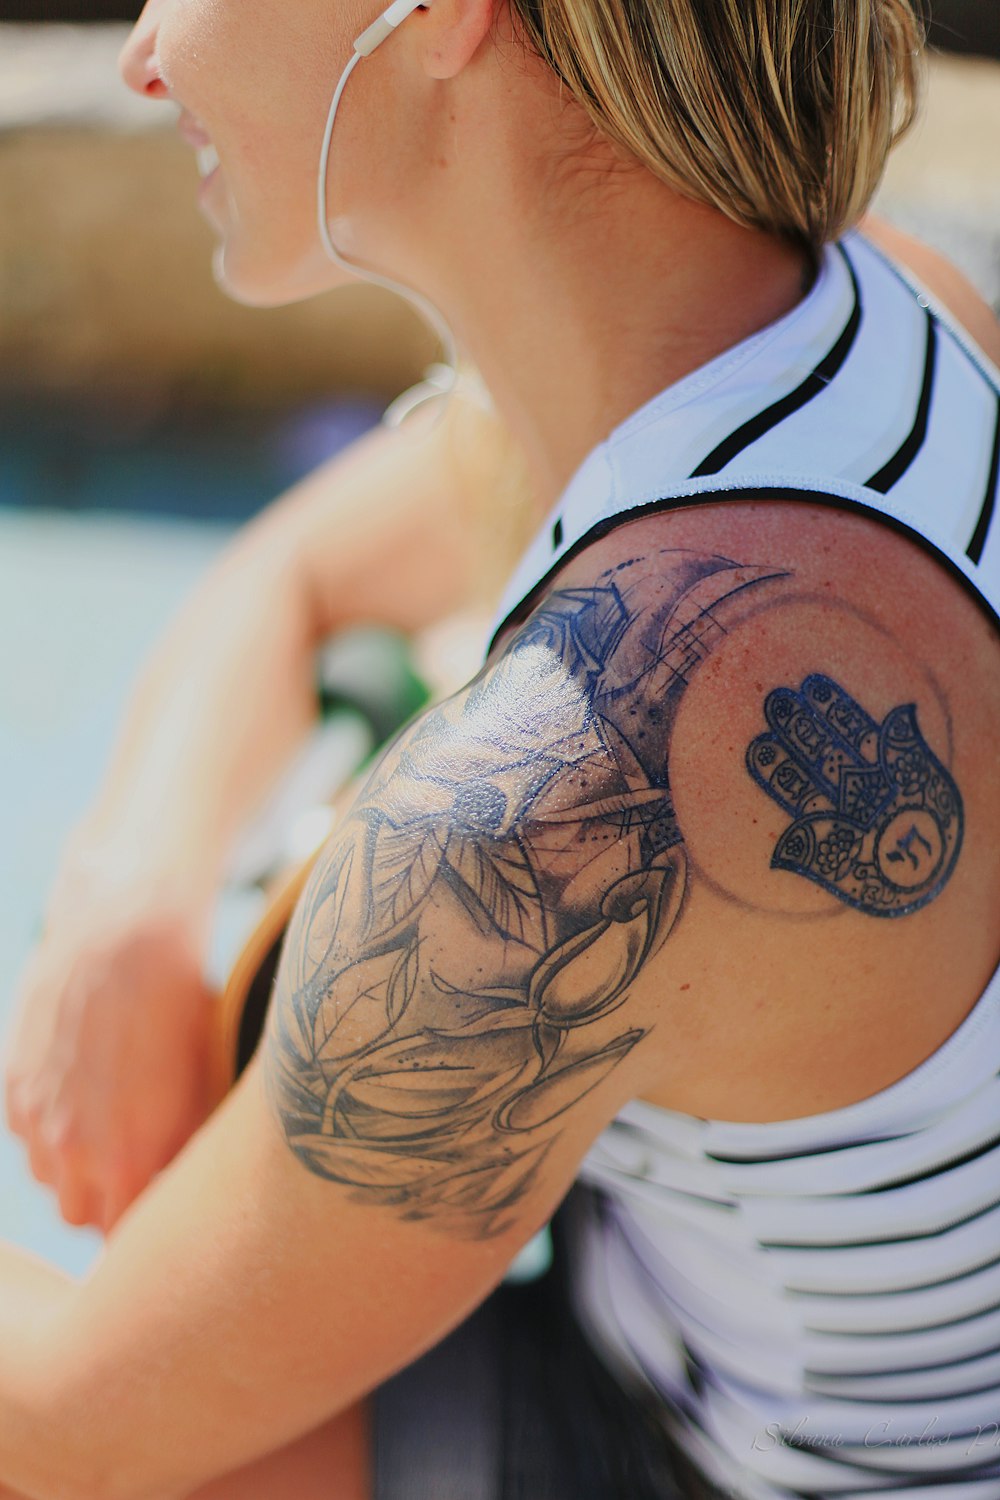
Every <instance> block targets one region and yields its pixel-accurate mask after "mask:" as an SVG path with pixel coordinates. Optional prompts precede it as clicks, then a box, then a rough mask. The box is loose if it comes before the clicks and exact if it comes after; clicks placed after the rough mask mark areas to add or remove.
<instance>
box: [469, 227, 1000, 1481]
mask: <svg viewBox="0 0 1000 1500" xmlns="http://www.w3.org/2000/svg"><path fill="white" fill-rule="evenodd" d="M998 480H1000V374H998V372H997V370H996V369H995V368H994V367H993V366H992V365H990V363H989V362H988V361H987V360H986V358H985V356H984V355H983V354H982V353H981V352H980V351H978V350H977V349H976V348H975V346H974V345H973V344H972V343H971V342H970V341H969V340H968V338H967V337H966V336H965V335H964V334H962V333H961V332H959V331H958V330H957V329H956V328H955V326H954V325H953V324H952V323H951V322H950V320H949V319H948V318H947V316H945V315H944V314H943V313H942V312H941V311H940V310H939V309H938V308H937V307H936V306H935V305H934V302H933V299H932V298H930V297H929V296H927V295H926V294H925V293H924V292H923V291H922V290H921V289H920V288H919V287H918V286H916V285H915V284H913V283H911V282H910V281H909V280H908V278H906V277H905V276H904V275H903V274H902V273H901V272H900V271H899V270H898V269H897V268H896V267H894V266H893V265H892V264H891V263H890V262H889V261H887V260H886V259H885V258H884V257H883V256H882V255H881V254H880V253H879V252H878V251H876V250H875V249H874V247H872V246H871V245H870V244H869V243H868V242H867V241H865V240H864V239H863V238H862V237H861V236H859V235H852V236H849V237H847V238H846V239H845V240H844V241H843V242H841V243H840V244H839V245H836V246H833V247H831V248H829V249H828V250H827V251H826V253H825V257H824V259H823V262H822V266H821V270H820V274H819V276H818V279H817V281H816V283H815V284H814V286H813V289H812V291H811V292H810V294H809V295H808V297H807V298H806V299H805V301H804V302H803V303H802V304H800V306H799V307H797V308H796V309H795V310H794V311H793V312H792V313H790V314H789V315H788V316H787V317H785V318H783V319H781V320H780V321H779V322H778V323H776V324H774V325H773V326H772V327H770V328H767V329H765V330H764V331H763V332H761V333H760V334H758V335H756V336H755V337H753V338H751V339H749V340H748V341H746V342H745V343H743V344H740V345H739V346H737V347H736V348H735V349H733V350H731V351H729V352H728V353H726V354H725V355H723V356H722V357H721V358H719V359H717V360H714V361H712V362H711V363H710V364H709V365H707V366H706V367H704V368H703V369H701V370H698V371H696V372H694V373H693V374H692V375H690V376H688V377H687V378H686V379H685V380H682V381H681V382H679V383H678V384H676V385H674V386H671V387H670V388H669V389H667V390H666V391H664V392H662V393H661V394H660V395H659V396H657V397H655V398H654V399H653V400H652V401H650V402H648V403H647V404H646V405H645V406H643V407H642V408H641V409H640V410H639V411H637V412H635V413H634V414H633V415H632V416H631V417H629V418H628V419H627V420H626V421H625V422H624V423H622V424H621V425H620V426H619V427H618V428H617V429H616V430H615V431H614V432H613V433H612V434H611V435H610V437H609V438H608V439H607V440H606V441H605V442H603V443H602V444H601V445H600V446H599V447H598V448H597V449H595V450H594V451H593V452H592V453H591V454H590V455H589V457H588V458H587V459H586V460H585V462H584V463H583V464H582V465H581V467H580V469H579V470H578V471H577V473H576V475H575V476H574V478H573V479H572V480H571V482H570V484H569V486H568V487H567V489H566V491H565V492H564V494H563V495H562V497H561V498H560V501H559V503H558V505H557V506H556V508H555V509H554V511H553V512H552V514H551V516H550V517H549V519H548V521H547V523H546V525H545V526H544V527H543V529H542V531H541V532H540V533H539V535H538V536H537V537H536V539H535V541H534V543H533V544H532V546H531V547H530V548H529V550H528V552H527V554H526V556H525V557H524V559H523V560H522V562H521V564H520V566H519V567H518V569H517V570H516V572H515V574H514V576H513V578H512V580H511V583H510V585H509V587H508V589H507V592H506V595H505V598H504V601H503V604H502V607H501V610H500V614H499V623H498V626H497V634H499V633H500V631H501V630H502V629H503V628H504V627H505V625H506V624H507V623H509V622H510V620H512V619H516V618H517V617H518V616H519V615H520V614H521V613H522V612H523V611H524V610H525V609H526V608H527V607H528V605H529V604H530V601H531V599H532V598H533V597H536V596H537V593H538V590H539V588H540V587H542V586H543V585H544V583H545V581H546V580H547V579H548V578H549V577H550V576H551V575H552V573H553V572H554V571H555V570H556V569H557V568H558V567H559V566H560V565H561V564H562V563H563V562H564V561H565V560H566V558H567V557H568V556H570V555H571V554H572V553H574V552H575V551H578V550H579V549H580V548H582V547H585V546H586V545H587V544H588V543H589V542H590V541H592V540H593V539H595V538H596V537H597V536H599V535H601V534H602V533H603V532H605V531H606V530H608V529H610V528H611V527H612V526H615V525H617V524H620V523H621V522H622V521H623V520H626V519H630V518H632V517H633V516H635V515H638V514H642V513H643V512H645V511H654V510H659V509H665V508H669V507H671V506H677V505H685V506H687V505H691V504H695V503H698V502H700V501H705V502H707V503H713V504H718V503H719V502H722V501H725V500H727V499H734V498H735V499H738V498H742V497H744V496H754V497H760V496H762V495H763V496H773V497H774V498H783V499H787V500H789V501H794V500H796V499H803V500H808V501H809V502H811V503H816V502H821V503H829V504H831V505H834V506H840V507H845V508H848V509H857V510H861V511H866V512H870V513H873V514H874V515H876V516H878V517H881V518H882V519H883V520H884V521H885V523H886V524H887V525H890V526H893V527H897V528H899V529H901V530H902V531H904V532H905V533H906V534H907V535H909V536H911V537H913V538H915V539H917V540H918V541H920V542H921V544H922V545H924V546H925V547H927V548H929V549H930V550H931V551H932V552H933V554H934V555H935V556H936V557H937V558H938V560H939V561H940V563H941V565H942V566H944V567H946V568H948V569H949V570H950V571H951V572H952V573H953V574H954V575H955V576H956V577H958V578H960V579H961V580H963V581H964V583H965V584H966V585H967V586H968V587H969V588H970V589H971V590H972V591H973V593H974V594H975V596H976V597H977V598H978V600H979V602H980V603H981V604H982V606H983V608H984V609H985V610H986V611H987V612H988V613H989V614H990V615H991V616H992V618H993V620H994V623H997V624H998V626H1000V618H998V612H1000V516H998V515H997V514H996V509H997V488H998ZM581 1177H582V1179H583V1180H584V1181H585V1182H587V1183H589V1184H591V1185H592V1186H593V1187H594V1188H596V1189H598V1190H599V1191H598V1192H597V1193H596V1194H595V1195H594V1197H593V1200H592V1207H591V1211H590V1214H589V1216H588V1218H587V1221H586V1225H585V1227H584V1229H583V1230H582V1231H581V1232H580V1234H579V1237H578V1247H577V1253H578V1264H577V1270H576V1284H577V1299H578V1306H579V1311H580V1315H581V1317H582V1318H583V1320H584V1322H585V1324H586V1325H587V1327H588V1328H589V1330H590V1332H591V1334H592V1337H593V1338H594V1340H595V1341H596V1342H597V1344H598V1346H599V1347H600V1348H601V1350H602V1351H603V1353H604V1355H605V1357H606V1358H607V1360H608V1361H609V1362H610V1363H611V1364H612V1366H613V1367H614V1368H615V1369H616V1371H617V1372H618V1374H619V1376H620V1378H621V1379H622V1380H623V1381H625V1382H628V1381H633V1382H635V1383H636V1385H637V1387H638V1388H641V1389H643V1390H644V1391H649V1390H650V1389H652V1390H653V1391H655V1392H657V1393H658V1394H659V1397H660V1398H661V1401H662V1409H663V1412H664V1414H665V1417H664V1419H665V1421H666V1423H667V1425H668V1427H669V1429H670V1432H671V1434H672V1436H673V1438H674V1439H675V1440H676V1441H677V1442H678V1443H679V1444H680V1445H681V1447H682V1448H683V1449H684V1451H685V1453H686V1454H687V1455H688V1456H689V1457H690V1458H691V1459H692V1460H693V1461H694V1463H695V1464H696V1465H697V1467H698V1468H699V1469H700V1470H701V1471H702V1472H703V1473H704V1474H706V1475H707V1476H708V1478H709V1479H710V1480H711V1481H712V1482H713V1483H714V1484H715V1485H717V1486H718V1487H720V1488H721V1489H722V1490H724V1491H727V1492H729V1493H732V1494H734V1495H738V1496H748V1497H752V1500H777V1497H787V1496H824V1497H825V1496H830V1497H843V1500H847V1497H852V1496H859V1497H860V1496H869V1495H872V1494H876V1493H883V1492H886V1493H891V1494H892V1495H893V1496H895V1497H897V1500H918V1497H919V1500H931V1497H933V1500H1000V1425H998V1424H1000V971H998V974H997V976H996V977H995V978H994V979H993V981H992V982H991V984H990V985H989V987H988V988H987V990H986V992H985V993H984V994H983V996H982V997H981V998H980V1000H979V1001H978V1003H977V1004H976V1006H975V1007H974V1009H973V1010H972V1011H971V1013H970V1014H969V1015H968V1016H967V1017H966V1019H965V1021H964V1022H963V1023H962V1025H961V1026H960V1027H959V1028H958V1030H957V1031H956V1032H954V1033H953V1035H952V1036H951V1037H950V1038H949V1039H948V1041H947V1042H946V1043H945V1044H944V1046H942V1047H941V1048H940V1049H939V1050H938V1051H937V1052H936V1053H935V1054H934V1055H933V1056H932V1057H930V1058H929V1059H927V1060H926V1061H925V1062H924V1063H923V1064H922V1065H921V1066H920V1067H918V1068H917V1069H916V1070H915V1071H914V1072H912V1073H910V1074H908V1075H907V1076H906V1077H905V1078H903V1079H901V1080H900V1081H899V1082H898V1083H896V1084H894V1085H893V1086H892V1087H890V1088H888V1089H885V1090H883V1091H882V1092H881V1093H879V1094H877V1095H875V1096H873V1097H871V1098H869V1099H865V1100H863V1101H861V1102H860V1103H858V1104H855V1105H852V1106H850V1107H848V1108H845V1109H840V1110H835V1111H832V1112H828V1113H825V1114H821V1115H815V1116H810V1117H807V1118H803V1119H797V1120H789V1121H782V1122H777V1123H773V1124H759V1125H758V1124H755V1125H745V1124H730V1123H723V1122H719V1121H706V1120H699V1119H695V1118H693V1117H691V1116H688V1115H683V1114H678V1113H674V1112H671V1111H666V1110H662V1109H658V1108H656V1107H654V1106H652V1105H649V1104H645V1103H642V1102H641V1101H636V1102H634V1103H632V1104H630V1105H629V1106H628V1107H627V1108H626V1109H625V1110H624V1111H623V1112H622V1113H621V1115H620V1116H619V1117H618V1119H617V1120H616V1121H615V1122H614V1123H613V1124H612V1125H611V1126H610V1127H609V1129H608V1130H606V1131H605V1132H604V1133H603V1135H602V1136H601V1137H600V1139H599V1140H598V1141H597V1143H596V1144H595V1146H594V1148H593V1149H592V1151H591V1153H590V1154H589V1156H588V1158H587V1160H586V1161H585V1163H584V1166H583V1169H582V1171H581Z"/></svg>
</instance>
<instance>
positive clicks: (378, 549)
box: [244, 394, 514, 638]
mask: <svg viewBox="0 0 1000 1500" xmlns="http://www.w3.org/2000/svg"><path fill="white" fill-rule="evenodd" d="M513 459H514V451H513V449H512V448H511V445H510V442H509V440H508V439H507V438H506V435H505V433H504V431H503V428H502V426H501V424H500V422H499V419H498V418H497V417H496V416H494V415H492V414H489V413H487V412H485V411H484V410H482V409H481V408H480V407H479V406H478V405H477V404H476V403H475V402H474V401H473V400H472V399H471V397H468V396H465V395H462V394H455V395H453V396H451V397H450V398H449V401H448V406H447V408H446V410H445V411H444V413H443V414H442V413H440V410H439V408H438V407H437V405H436V404H434V405H432V406H431V407H430V408H429V409H428V410H427V411H424V410H421V411H418V412H414V413H413V415H412V416H411V417H408V418H407V419H406V421H405V422H404V424H403V425H402V426H400V427H398V428H390V427H387V426H381V425H380V426H378V427H376V428H373V429H372V431H370V432H368V433H365V434H364V436H362V437H361V438H359V439H358V440H357V441H356V442H354V443H352V444H351V445H350V446H349V447H348V448H347V449H346V450H344V451H343V452H342V453H340V454H338V455H337V456H336V457H334V458H332V459H330V460H329V461H328V462H327V463H325V464H322V465H321V466H320V467H319V468H318V469H316V470H315V471H314V472H313V473H311V474H309V475H307V476H306V478H304V479H303V480H301V481H300V482H299V483H298V484H297V485H295V486H294V487H293V488H292V489H291V490H289V491H288V492H287V493H286V494H285V495H283V496H281V497H280V498H279V499H278V500H277V501H275V502H274V504H273V505H271V506H269V507H268V509H267V510H265V511H264V512H262V513H261V515H260V516H259V517H257V518H256V519H255V520H254V521H253V522H251V523H250V526H249V527H248V528H247V530H246V532H245V533H244V543H245V545H247V546H248V547H262V548H264V549H265V550H266V551H267V552H268V553H270V554H273V551H274V549H275V547H276V546H277V547H280V548H282V549H284V548H288V549H289V550H290V552H291V555H292V556H293V557H294V560H295V564H296V566H297V567H298V568H299V569H300V572H301V576H302V579H303V582H304V584H305V587H306V589H307V590H308V594H309V598H310V600H311V605H312V612H313V618H314V621H315V631H316V635H317V638H321V637H323V636H325V635H329V634H330V633H331V632H333V631H334V630H336V629H339V628H342V627H343V626H344V625H346V624H350V623H352V622H354V621H358V620H362V621H366V620H372V621H376V620H377V621H378V622H379V623H382V624H386V625H390V626H395V627H396V628H397V629H400V630H404V631H408V632H411V631H416V630H420V629H422V628H424V627H425V626H427V625H430V624H432V623H434V622H435V621H436V620H439V619H441V618H442V617H443V616H444V615H446V614H449V613H450V612H452V611H453V610H456V609H459V608H461V607H463V606H466V605H468V604H469V603H470V601H471V600H472V599H473V597H474V590H475V588H476V586H477V584H481V583H482V581H483V576H484V562H483V557H484V554H486V553H487V552H488V548H487V544H486V538H487V535H488V528H489V519H490V511H489V508H488V497H489V496H490V495H492V494H493V493H494V492H496V491H497V490H498V488H499V487H500V486H501V484H502V479H501V475H502V473H503V472H504V470H505V469H507V468H510V464H511V461H512V460H513ZM493 520H494V523H495V517H493Z"/></svg>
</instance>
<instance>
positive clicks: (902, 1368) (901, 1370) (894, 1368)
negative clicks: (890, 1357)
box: [802, 1344, 1000, 1437]
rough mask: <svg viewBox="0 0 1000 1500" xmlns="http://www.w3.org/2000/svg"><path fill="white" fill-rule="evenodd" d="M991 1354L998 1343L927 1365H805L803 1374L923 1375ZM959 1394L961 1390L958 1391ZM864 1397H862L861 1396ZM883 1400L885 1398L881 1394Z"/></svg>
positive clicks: (996, 1351)
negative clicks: (878, 1367)
mask: <svg viewBox="0 0 1000 1500" xmlns="http://www.w3.org/2000/svg"><path fill="white" fill-rule="evenodd" d="M993 1354H1000V1344H998V1345H996V1346H995V1347H994V1348H992V1349H980V1350H979V1351H978V1352H977V1353H975V1354H960V1355H959V1356H958V1358H957V1359H937V1360H934V1361H933V1362H932V1363H931V1364H929V1365H900V1364H892V1365H889V1366H888V1368H887V1369H885V1370H814V1369H811V1368H809V1367H806V1368H805V1369H804V1370H803V1371H802V1374H803V1376H811V1377H812V1379H814V1380H815V1379H817V1378H819V1379H821V1380H874V1379H875V1377H876V1376H877V1375H923V1374H925V1373H926V1372H927V1371H929V1370H954V1369H956V1368H957V1367H958V1366H959V1365H971V1364H975V1362H976V1360H978V1359H989V1358H990V1356H991V1355H993ZM958 1394H959V1395H961V1392H959V1393H958ZM861 1399H862V1400H863V1399H864V1398H863V1397H862V1398H861ZM882 1399H883V1400H885V1399H886V1398H885V1397H884V1396H883V1397H882ZM951 1435H952V1436H953V1437H967V1436H968V1434H967V1433H965V1432H956V1433H953V1434H951Z"/></svg>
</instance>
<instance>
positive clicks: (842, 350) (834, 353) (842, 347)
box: [690, 245, 861, 479]
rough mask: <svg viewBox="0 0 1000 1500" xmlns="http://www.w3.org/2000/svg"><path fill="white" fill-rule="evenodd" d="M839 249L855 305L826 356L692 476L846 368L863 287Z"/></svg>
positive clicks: (724, 458) (730, 454)
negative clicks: (852, 290)
mask: <svg viewBox="0 0 1000 1500" xmlns="http://www.w3.org/2000/svg"><path fill="white" fill-rule="evenodd" d="M837 249H838V250H839V251H840V254H841V256H842V258H843V260H844V263H845V264H846V266H847V269H848V272H849V273H850V277H851V285H852V287H853V288H854V306H853V308H852V309H851V315H850V317H849V318H848V320H847V322H846V323H845V324H844V328H843V331H842V332H841V334H840V337H839V338H838V339H837V342H836V343H835V344H834V346H833V348H832V349H831V350H830V351H829V353H828V354H827V355H826V356H825V358H824V359H822V360H821V361H820V363H819V364H818V365H817V366H816V368H815V370H813V371H812V373H811V374H809V375H807V376H806V378H805V380H803V382H802V384H801V385H800V386H798V387H797V388H796V389H795V390H794V391H790V392H789V394H788V395H787V396H783V397H782V398H781V400H780V401H776V402H775V403H774V405H773V406H769V407H767V409H766V410H765V411H762V412H758V413H757V415H756V416H755V417H751V418H750V420H749V421H748V422H744V423H743V426H742V427H737V429H736V431H735V432H733V433H730V435H729V437H727V438H725V439H724V440H723V441H722V442H721V443H720V444H719V445H718V447H716V448H713V449H712V451H711V453H710V454H709V455H708V457H707V458H704V459H702V461H701V463H700V464H699V465H698V467H697V468H696V469H695V470H694V471H693V472H692V474H691V476H690V477H691V478H692V479H701V478H703V477H704V476H705V475H706V474H718V472H719V470H720V469H724V468H725V467H726V465H727V464H729V463H732V461H733V459H734V458H735V457H736V456H737V454H740V453H742V452H743V450H744V449H745V448H749V447H750V445H751V443H755V442H757V440H758V438H762V437H763V436H764V434H765V433H767V432H770V431H771V429H772V428H774V427H777V426H778V424H779V422H783V421H784V420H785V418H786V417H790V416H791V415H792V413H793V412H796V411H799V410H800V409H801V408H802V407H803V406H807V405H808V404H809V402H810V401H811V400H812V399H813V397H814V396H818V395H820V393H821V392H822V391H825V390H826V388H827V386H828V385H829V384H830V382H831V381H832V380H833V378H834V376H835V375H837V374H838V373H839V372H840V370H841V369H842V367H843V365H844V363H845V362H846V360H847V356H848V355H849V354H850V352H851V349H852V348H853V346H854V341H855V339H856V338H857V336H858V329H859V328H860V327H861V288H860V287H859V286H858V278H857V276H856V274H855V271H854V267H853V265H852V264H851V259H850V256H849V255H848V254H847V252H846V250H844V248H843V246H841V245H838V246H837Z"/></svg>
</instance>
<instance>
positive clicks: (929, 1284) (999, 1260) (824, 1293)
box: [785, 1255, 1000, 1298]
mask: <svg viewBox="0 0 1000 1500" xmlns="http://www.w3.org/2000/svg"><path fill="white" fill-rule="evenodd" d="M994 1266H1000V1255H995V1256H994V1257H993V1259H992V1260H981V1261H977V1262H976V1264H975V1265H974V1266H969V1267H968V1269H967V1270H965V1271H956V1272H955V1273H954V1275H952V1276H939V1277H937V1278H936V1279H935V1280H934V1281H918V1282H916V1283H915V1285H913V1286H885V1287H876V1288H874V1290H872V1289H871V1288H866V1289H865V1290H864V1291H854V1292H843V1291H840V1290H838V1291H829V1290H824V1289H823V1288H822V1287H820V1288H819V1289H812V1288H810V1287H806V1286H786V1287H785V1295H786V1296H789V1297H832V1298H833V1297H905V1296H906V1295H907V1294H908V1293H910V1292H929V1291H931V1290H933V1288H934V1287H938V1286H951V1285H953V1283H954V1282H956V1281H968V1279H969V1277H970V1276H978V1275H979V1273H980V1271H990V1270H992V1269H993V1267H994Z"/></svg>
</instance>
